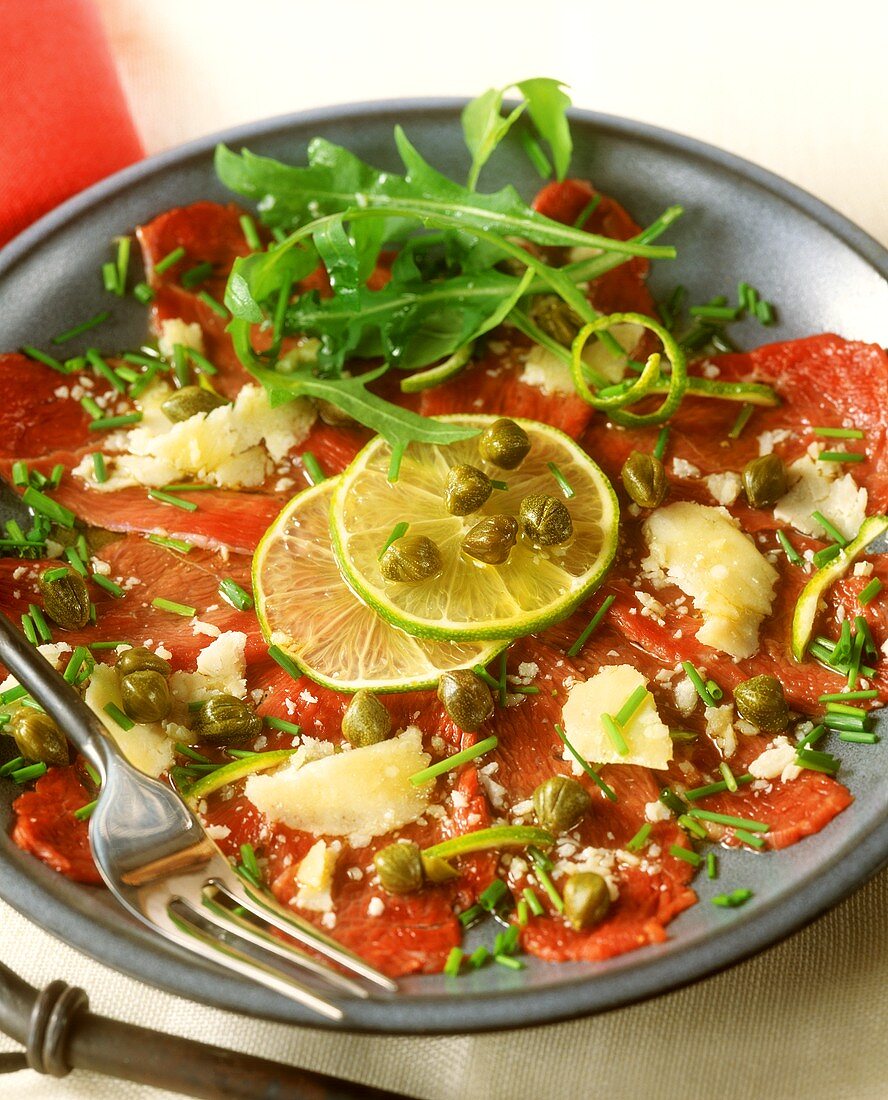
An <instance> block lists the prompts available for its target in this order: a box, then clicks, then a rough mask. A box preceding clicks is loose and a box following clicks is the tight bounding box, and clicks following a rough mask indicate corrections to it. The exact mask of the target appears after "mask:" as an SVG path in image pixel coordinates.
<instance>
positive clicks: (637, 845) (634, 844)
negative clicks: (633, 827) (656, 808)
mask: <svg viewBox="0 0 888 1100" xmlns="http://www.w3.org/2000/svg"><path fill="white" fill-rule="evenodd" d="M652 829H653V825H652V824H651V823H650V822H649V821H646V822H645V823H644V825H642V827H641V828H640V829H639V830H638V832H637V833H636V834H635V836H634V837H633V838H632V839H631V840H629V841H627V842H626V851H627V852H639V851H641V849H642V848H643V847H644V846H645V844H647V841H648V837H649V836H650V835H651V830H652Z"/></svg>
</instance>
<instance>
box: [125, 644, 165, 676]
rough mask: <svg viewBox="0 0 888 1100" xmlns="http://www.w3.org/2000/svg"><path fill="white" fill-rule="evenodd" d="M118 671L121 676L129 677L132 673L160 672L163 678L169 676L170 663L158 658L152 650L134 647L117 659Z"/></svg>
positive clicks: (126, 650)
mask: <svg viewBox="0 0 888 1100" xmlns="http://www.w3.org/2000/svg"><path fill="white" fill-rule="evenodd" d="M116 667H117V671H118V672H119V673H120V675H121V676H128V675H129V673H131V672H149V671H150V672H159V673H160V674H161V676H169V674H170V663H169V661H165V660H164V659H163V657H158V656H157V654H156V653H152V652H151V650H150V649H146V648H145V647H144V646H140V645H138V646H133V647H132V649H125V650H124V651H123V653H121V654H120V656H119V657H118V658H117V666H116Z"/></svg>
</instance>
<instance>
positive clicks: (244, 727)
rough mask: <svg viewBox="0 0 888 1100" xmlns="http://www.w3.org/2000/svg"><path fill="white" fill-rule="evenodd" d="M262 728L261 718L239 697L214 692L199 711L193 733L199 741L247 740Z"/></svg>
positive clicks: (255, 735)
mask: <svg viewBox="0 0 888 1100" xmlns="http://www.w3.org/2000/svg"><path fill="white" fill-rule="evenodd" d="M261 729H262V719H261V718H258V717H257V716H256V715H255V714H254V713H253V712H252V711H251V710H250V708H249V707H248V706H247V704H246V703H242V702H241V700H240V699H236V698H235V697H234V696H233V695H225V694H220V695H211V696H210V698H209V699H207V701H206V702H205V703H204V704H203V706H202V707H201V708H200V710H199V711H198V712H197V717H196V718H195V720H194V725H193V727H192V733H193V734H194V737H195V739H196V740H198V741H216V742H219V743H220V744H225V743H227V742H228V741H244V740H246V739H247V738H248V737H257V736H258V734H259V731H260V730H261Z"/></svg>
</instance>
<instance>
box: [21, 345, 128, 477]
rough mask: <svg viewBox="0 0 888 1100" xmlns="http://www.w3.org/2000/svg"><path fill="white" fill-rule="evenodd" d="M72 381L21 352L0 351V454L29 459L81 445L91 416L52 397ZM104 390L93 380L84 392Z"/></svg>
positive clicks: (73, 404) (73, 381)
mask: <svg viewBox="0 0 888 1100" xmlns="http://www.w3.org/2000/svg"><path fill="white" fill-rule="evenodd" d="M76 383H77V376H76V375H71V376H66V375H63V374H59V372H58V371H54V370H53V369H52V368H51V367H45V366H44V365H43V364H42V363H36V362H34V360H32V359H28V358H26V357H25V356H24V355H16V354H11V355H0V394H2V395H3V401H2V403H0V459H8V460H9V462H10V463H11V462H12V460H14V459H24V460H25V461H29V460H31V459H34V458H37V457H39V456H41V455H53V454H54V453H55V452H56V451H65V450H75V449H76V448H78V447H81V446H84V445H85V444H86V443H87V442H88V440H89V435H90V433H89V422H90V420H91V417H90V416H89V415H88V414H87V413H86V412H85V411H84V410H83V409H82V408H81V406H80V403H79V402H78V401H75V400H74V399H73V398H71V397H70V396H69V397H57V396H56V393H57V392H58V391H63V390H67V391H68V393H69V394H70V390H71V387H72V386H73V385H75V384H76ZM107 389H108V386H107V383H106V382H105V381H104V380H103V379H97V381H96V384H95V387H94V389H93V390H90V391H89V392H90V394H100V393H105V392H106V391H107Z"/></svg>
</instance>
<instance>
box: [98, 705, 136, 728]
mask: <svg viewBox="0 0 888 1100" xmlns="http://www.w3.org/2000/svg"><path fill="white" fill-rule="evenodd" d="M103 709H104V711H105V713H106V714H107V715H108V717H109V718H111V719H113V721H115V722H116V723H117V725H118V726H120V728H121V729H122V730H131V729H132V728H133V726H134V725H135V724H136V723H135V722H134V721H133V720H132V718H128V717H127V716H126V715H125V714H124V713H123V711H122V710H121V709H120V707H119V706H117V704H116V703H107V704H106V705H105V707H104V708H103Z"/></svg>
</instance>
